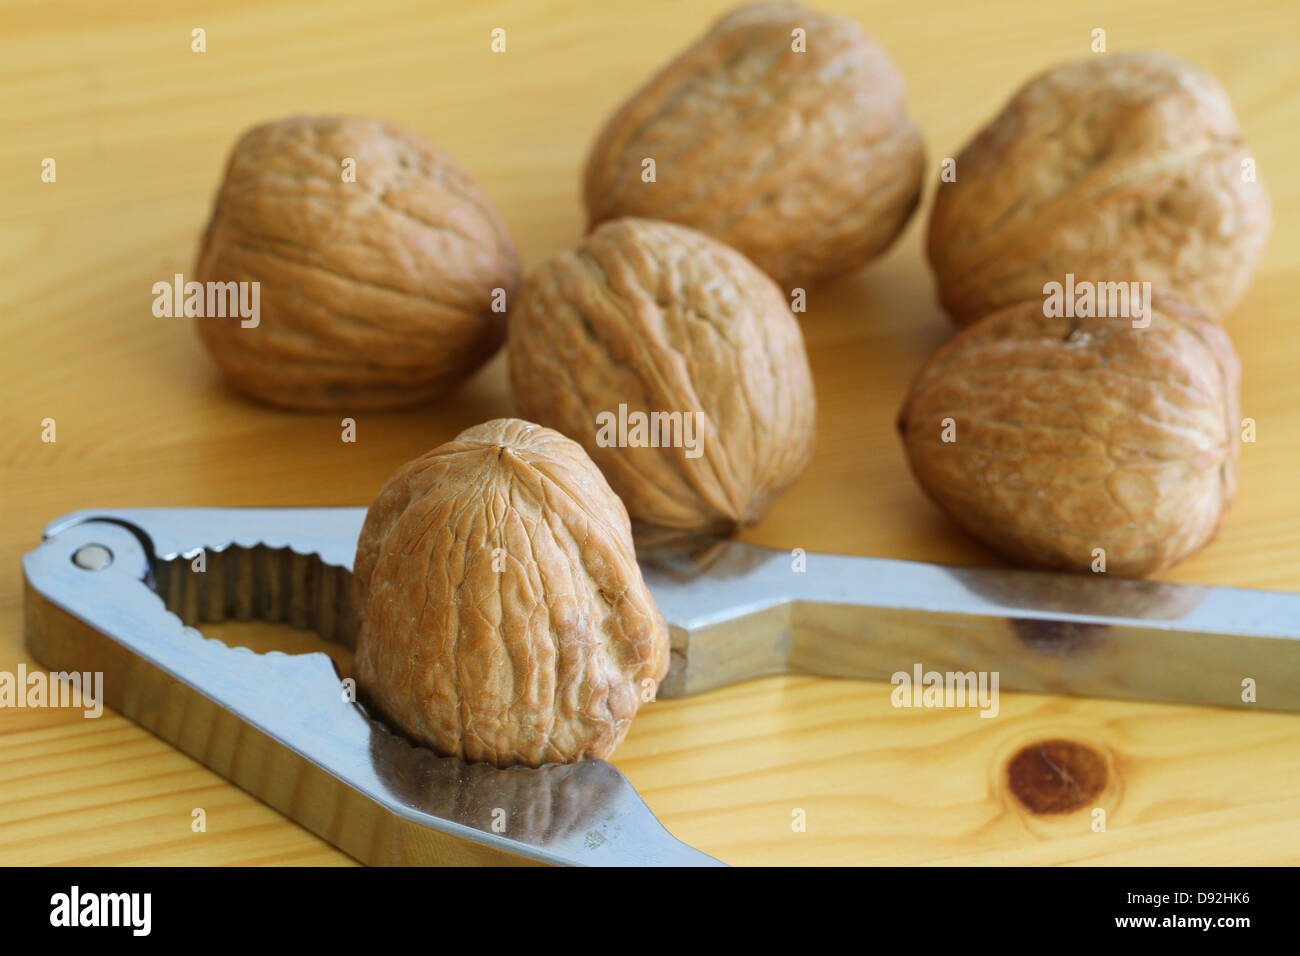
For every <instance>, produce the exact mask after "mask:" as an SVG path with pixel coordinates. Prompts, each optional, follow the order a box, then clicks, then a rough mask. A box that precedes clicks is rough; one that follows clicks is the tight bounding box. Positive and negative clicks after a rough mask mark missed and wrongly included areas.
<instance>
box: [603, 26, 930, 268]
mask: <svg viewBox="0 0 1300 956" xmlns="http://www.w3.org/2000/svg"><path fill="white" fill-rule="evenodd" d="M647 160H653V161H654V177H653V181H652V182H647V181H646V179H648V178H649V176H648V173H647V170H648V168H649V167H648V166H647ZM924 163H925V159H924V148H923V146H922V143H921V134H920V131H919V130H918V129H917V127H916V125H915V124H914V123H913V122H912V121H911V119H909V118H908V115H907V108H906V103H905V101H904V89H903V79H902V77H901V76H900V75H899V72H898V70H897V69H896V68H895V66H894V64H893V62H891V60H890V59H889V56H888V55H887V54H886V53H885V51H884V50H883V49H882V48H881V47H880V46H879V45H877V44H876V43H875V42H874V41H873V40H871V39H870V38H869V37H868V36H867V35H866V34H865V33H863V31H862V27H861V26H860V25H859V24H858V23H857V22H855V21H853V20H850V19H848V18H847V17H840V16H828V15H824V14H821V13H817V12H815V11H813V10H809V9H807V8H805V7H802V6H799V5H797V4H793V3H760V4H753V5H750V6H744V7H740V8H739V9H737V10H734V11H733V12H731V13H729V14H727V15H726V16H724V17H723V18H722V19H720V20H719V21H718V22H717V23H716V24H714V26H713V28H712V29H711V30H709V32H708V33H706V34H705V35H704V36H703V37H702V38H701V39H700V40H698V41H697V42H696V43H695V44H694V45H693V46H691V47H689V48H688V49H687V50H685V51H684V52H683V53H681V54H680V55H679V56H678V57H677V58H676V59H675V60H673V61H672V62H671V63H669V64H668V65H667V66H665V67H664V68H663V69H662V70H660V72H659V73H658V74H657V75H656V76H654V77H653V78H652V79H651V80H650V81H649V82H648V83H647V84H646V85H645V86H643V87H642V88H641V89H640V90H638V91H637V92H636V93H634V94H633V95H632V97H631V98H630V99H629V100H628V101H627V102H626V103H624V104H623V106H622V107H620V108H619V109H618V111H617V112H615V113H614V115H613V116H611V117H610V119H609V121H608V122H607V123H606V124H605V127H604V129H603V130H602V132H601V133H600V135H599V137H598V138H597V140H596V142H595V144H594V145H593V146H592V149H591V153H590V155H589V157H588V159H587V170H586V177H585V185H584V190H583V192H584V196H585V199H586V205H587V213H588V215H589V217H590V220H591V223H592V224H593V225H595V224H597V223H600V222H603V221H604V220H606V219H615V218H618V217H622V216H640V217H645V218H651V219H667V220H670V221H672V222H677V223H681V224H682V225H686V226H691V227H693V228H695V229H699V230H701V231H703V232H707V233H709V234H711V235H713V236H716V237H717V238H718V239H721V240H722V241H723V242H726V243H727V244H729V245H731V246H733V247H734V248H736V249H738V250H740V251H741V252H743V253H744V254H745V255H746V256H748V257H749V258H750V259H752V260H753V261H754V263H755V264H757V265H758V266H759V267H760V268H762V269H764V270H765V271H766V272H767V273H768V274H769V275H771V276H772V277H773V278H775V279H776V280H777V282H779V283H781V285H782V286H783V287H784V288H786V289H790V288H794V287H796V286H802V285H807V284H810V283H814V282H816V281H818V280H821V279H827V278H830V277H832V276H836V275H839V274H841V273H844V272H848V271H850V270H852V269H855V268H857V267H858V266H861V265H863V264H864V263H866V262H868V261H869V260H871V259H873V258H874V257H876V256H877V255H879V254H880V253H881V252H883V251H884V250H885V249H886V248H887V247H888V246H889V244H890V243H891V242H893V241H894V238H895V237H896V236H897V235H898V234H899V232H900V231H901V230H902V228H903V226H904V224H905V223H906V222H907V220H908V218H909V217H910V216H911V214H912V210H913V209H915V207H916V204H917V201H918V199H919V198H920V194H921V179H922V170H923V167H924Z"/></svg>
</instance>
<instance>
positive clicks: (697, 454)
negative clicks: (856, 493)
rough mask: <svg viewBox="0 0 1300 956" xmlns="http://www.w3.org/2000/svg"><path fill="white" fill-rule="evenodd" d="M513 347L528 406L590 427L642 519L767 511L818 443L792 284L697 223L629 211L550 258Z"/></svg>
mask: <svg viewBox="0 0 1300 956" xmlns="http://www.w3.org/2000/svg"><path fill="white" fill-rule="evenodd" d="M508 352H509V356H510V380H511V384H512V386H513V391H514V395H515V403H516V405H517V406H518V409H519V412H520V414H522V415H523V416H524V417H526V418H530V419H532V420H534V421H538V422H541V423H542V424H545V425H549V426H551V427H552V428H555V429H558V430H559V431H561V432H563V433H565V434H566V435H568V436H569V437H570V438H573V439H574V440H576V441H578V442H580V443H581V444H582V446H583V447H584V448H585V449H586V450H587V453H588V454H590V455H591V457H592V458H593V459H594V460H595V462H596V464H597V465H599V466H600V469H601V471H602V472H604V474H605V477H606V478H608V479H609V483H610V485H611V486H612V487H613V488H614V490H615V491H616V492H617V493H618V494H619V496H620V497H621V498H622V499H623V503H624V504H625V505H627V510H628V513H629V514H630V515H631V516H632V518H633V519H635V520H637V521H642V522H645V523H646V524H650V525H658V526H661V527H668V528H682V529H689V530H694V531H708V532H714V533H717V532H726V531H729V530H732V529H734V528H736V527H738V526H743V525H747V524H752V523H753V522H755V521H757V520H758V519H759V518H761V517H762V516H763V514H764V513H765V512H766V511H767V509H768V507H769V505H770V503H771V501H772V499H773V498H775V497H776V496H777V495H778V494H780V493H781V492H782V491H784V490H785V489H786V488H787V487H789V486H790V485H791V484H792V483H793V482H794V480H795V478H796V477H798V475H799V473H800V472H801V471H802V470H803V468H804V466H805V465H806V464H807V463H808V459H809V458H810V457H811V455H812V448H813V441H814V432H815V426H816V423H815V419H816V399H815V398H814V396H813V390H812V377H811V374H810V373H809V370H808V359H807V356H806V355H805V354H804V348H803V337H802V335H801V334H800V331H799V325H798V323H797V321H796V320H795V318H794V314H793V313H792V312H791V311H790V307H789V305H788V304H787V302H786V299H785V297H784V295H782V293H781V290H780V289H778V288H777V287H776V284H775V283H774V282H772V280H771V279H769V278H768V277H767V276H766V275H764V274H763V273H762V272H760V271H759V270H758V269H757V268H756V267H755V266H754V265H753V263H751V262H750V261H749V260H748V259H746V258H745V257H744V256H742V255H741V254H740V253H738V252H736V251H735V250H733V249H729V248H728V247H727V246H724V245H723V244H722V243H720V242H718V241H717V240H715V239H712V238H710V237H708V236H706V235H704V234H703V233H700V232H695V231H694V230H692V229H687V228H685V227H684V226H677V225H673V224H672V223H667V222H658V221H652V220H646V219H617V220H614V221H612V222H608V223H605V224H604V225H602V226H600V227H599V228H597V229H596V230H595V232H592V233H591V234H589V235H588V236H587V237H586V238H585V239H584V240H583V241H582V244H581V245H580V246H579V247H578V248H577V249H576V250H574V251H572V252H565V253H562V254H560V255H557V256H555V257H553V258H552V259H550V260H549V261H547V262H545V263H544V264H542V265H541V266H540V267H538V268H537V270H536V271H534V272H533V273H532V274H531V275H530V276H529V277H528V279H527V280H526V281H525V282H524V287H523V289H522V290H521V291H520V293H519V300H518V302H517V303H516V308H515V309H514V310H513V312H512V313H511V319H510V332H509V339H508ZM674 414H677V415H679V418H678V419H666V418H662V417H660V418H657V419H650V417H649V416H650V415H674ZM638 416H640V417H638ZM611 421H612V424H613V426H614V427H613V429H610V428H609V427H608V426H609V425H610V424H611ZM624 422H625V423H626V427H623V423H624ZM638 422H639V423H640V424H641V426H642V428H643V430H642V431H641V432H637V431H634V429H635V427H636V425H637V423H638ZM651 423H655V424H656V425H657V433H658V436H659V447H653V446H652V445H650V442H652V441H654V438H655V435H654V434H653V433H652V432H651V431H650V429H649V427H648V426H649V425H650V424H651ZM688 425H689V426H690V427H691V429H692V431H693V434H687V427H688ZM620 433H622V434H620ZM620 439H625V441H624V444H623V445H622V446H620V445H618V444H612V443H611V442H617V441H618V440H620ZM674 440H676V444H675V445H674V444H673V441H674ZM665 444H667V445H668V447H664V446H665Z"/></svg>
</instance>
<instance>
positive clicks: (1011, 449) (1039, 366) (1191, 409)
mask: <svg viewBox="0 0 1300 956" xmlns="http://www.w3.org/2000/svg"><path fill="white" fill-rule="evenodd" d="M1043 313H1044V308H1043V302H1042V300H1041V299H1040V300H1037V301H1030V302H1026V303H1022V304H1021V305H1018V306H1013V307H1012V308H1010V309H1005V310H1003V311H1001V312H998V313H996V314H994V315H990V316H988V317H987V318H985V319H983V320H982V321H980V322H977V323H976V324H975V325H972V326H970V327H969V328H967V329H966V330H964V331H963V332H962V333H961V334H960V335H958V336H957V337H956V338H955V339H953V340H952V341H951V342H949V343H948V344H947V345H945V346H944V347H943V348H942V349H940V350H939V351H938V352H937V353H936V354H935V355H934V356H933V357H932V358H931V359H930V361H929V362H927V363H926V364H925V366H924V367H923V368H922V369H921V371H920V373H919V374H918V375H917V377H916V379H915V381H914V382H913V383H912V388H911V392H910V393H909V395H908V397H907V401H906V403H905V404H904V406H903V409H902V412H901V414H900V416H899V422H898V425H899V430H900V432H901V433H902V438H903V444H904V447H905V448H906V451H907V457H908V460H909V462H910V464H911V466H912V472H913V473H914V474H915V476H916V478H917V480H918V481H919V482H920V484H921V486H922V487H923V488H924V489H925V491H926V492H927V493H928V494H929V495H930V497H931V498H933V499H934V500H935V501H936V502H937V503H938V504H939V505H940V506H942V507H943V508H944V510H946V511H947V512H948V513H949V514H950V515H951V516H952V517H953V518H954V519H955V520H956V521H957V523H958V524H960V525H961V526H962V527H964V528H965V529H966V530H967V531H969V532H970V533H971V534H973V535H974V536H975V537H977V538H979V539H980V540H982V541H983V542H984V543H985V544H987V545H988V546H989V547H991V548H993V549H994V550H995V551H997V552H999V553H1000V554H1002V555H1003V556H1005V557H1007V558H1009V559H1010V560H1012V561H1014V562H1017V563H1020V564H1025V565H1030V566H1036V567H1042V568H1051V569H1058V570H1072V571H1088V570H1101V565H1100V561H1101V560H1104V566H1105V570H1106V571H1108V572H1112V573H1117V574H1121V575H1135V576H1136V575H1145V574H1150V573H1152V572H1155V571H1159V570H1162V569H1164V568H1167V567H1169V566H1170V565H1172V564H1174V563H1176V562H1178V561H1180V560H1182V559H1183V558H1185V557H1187V556H1188V555H1190V554H1192V553H1194V552H1196V551H1197V550H1199V549H1200V548H1201V547H1203V546H1204V545H1205V544H1206V543H1208V542H1209V541H1210V540H1211V539H1212V538H1213V537H1214V535H1215V532H1216V531H1217V529H1218V526H1219V522H1220V520H1221V518H1222V517H1223V514H1224V511H1225V510H1226V509H1227V506H1228V503H1229V502H1230V501H1231V500H1232V497H1233V494H1234V492H1235V490H1236V485H1237V452H1238V446H1237V428H1238V426H1239V423H1240V413H1239V410H1238V399H1237V389H1238V377H1239V367H1238V363H1237V357H1236V354H1235V352H1234V351H1233V348H1232V344H1231V342H1230V341H1229V340H1228V337H1227V335H1226V334H1225V333H1224V331H1223V329H1222V328H1220V327H1219V326H1217V325H1215V324H1214V323H1213V322H1212V321H1210V320H1209V319H1208V318H1207V317H1205V316H1204V315H1202V314H1200V313H1198V312H1196V311H1195V310H1192V309H1190V308H1189V307H1187V306H1185V305H1182V304H1181V303H1179V302H1178V301H1176V300H1175V299H1172V298H1169V297H1167V296H1159V295H1157V296H1155V297H1154V305H1153V307H1152V308H1151V309H1150V325H1149V326H1148V327H1146V328H1135V327H1134V321H1133V320H1131V319H1119V318H1085V319H1080V318H1065V317H1059V318H1049V317H1046V316H1045V315H1044V314H1043ZM1098 548H1100V549H1103V551H1104V554H1103V553H1101V552H1097V551H1096V550H1095V549H1098Z"/></svg>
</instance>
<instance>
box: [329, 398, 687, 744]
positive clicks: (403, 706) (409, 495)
mask: <svg viewBox="0 0 1300 956" xmlns="http://www.w3.org/2000/svg"><path fill="white" fill-rule="evenodd" d="M354 570H355V574H354V582H353V606H354V607H355V608H356V610H357V614H358V617H359V628H358V636H357V651H356V673H357V685H358V689H359V690H360V692H361V694H362V698H363V700H364V701H365V702H366V703H367V704H368V705H369V706H371V707H373V708H374V709H375V710H377V711H378V713H379V715H380V716H382V717H383V718H384V719H385V720H386V721H387V722H388V723H390V724H391V725H392V726H394V727H395V728H397V729H398V730H400V731H401V732H402V733H404V734H405V735H406V736H407V737H409V738H410V739H412V740H414V741H415V742H417V743H421V744H424V745H426V746H428V747H430V748H432V749H433V750H434V751H436V752H437V753H439V754H442V755H443V756H449V757H461V758H463V759H465V760H468V761H472V762H480V761H481V762H487V763H492V764H495V765H497V766H501V767H505V766H512V765H515V764H520V765H526V766H533V767H536V766H541V765H542V764H546V763H569V762H573V761H577V760H583V759H588V758H594V757H605V756H608V755H609V753H610V752H612V751H613V750H614V748H615V747H616V746H618V744H619V743H620V742H621V741H622V740H623V738H624V737H625V736H626V735H627V732H628V728H629V726H630V724H631V721H632V718H633V717H634V716H635V715H636V712H637V709H638V707H639V706H640V704H641V702H642V701H643V700H650V699H653V696H654V693H655V691H656V689H657V686H658V682H659V681H661V680H662V679H663V677H664V676H665V674H666V673H667V671H668V659H669V649H668V627H667V625H666V624H665V622H664V619H663V616H662V615H661V614H660V613H659V609H658V608H657V606H656V605H655V602H654V599H653V598H652V597H651V595H650V592H649V591H648V590H647V588H646V586H645V583H644V581H643V580H642V578H641V572H640V569H639V568H638V567H637V563H636V559H635V557H634V554H633V549H632V533H631V526H630V523H629V521H628V517H627V512H626V511H625V510H624V508H623V505H622V504H621V503H620V502H619V500H618V498H617V497H615V495H614V493H613V492H612V491H610V488H609V485H608V484H607V483H606V482H605V480H604V478H603V477H601V474H600V472H599V470H597V468H596V467H595V465H594V464H592V462H591V460H590V459H589V458H588V457H587V455H586V454H585V453H584V452H583V450H582V448H581V447H579V446H578V445H577V444H576V443H575V442H572V441H570V440H569V439H567V438H565V437H564V436H563V435H560V434H558V433H556V432H554V431H552V430H550V429H548V428H542V427H541V426H538V425H534V424H531V423H529V422H524V421H519V420H517V419H498V420H495V421H490V422H487V423H485V424H483V425H479V426H476V427H474V428H471V429H469V430H467V431H465V432H463V433H461V434H460V435H459V436H458V437H457V438H456V439H455V440H454V441H451V442H448V443H447V444H445V445H442V446H440V447H438V448H435V449H434V450H433V451H431V452H429V453H428V454H426V455H424V456H422V457H421V458H418V459H416V460H415V461H412V462H410V463H409V464H407V465H405V466H403V467H402V468H400V469H398V471H397V472H396V473H395V474H394V475H393V476H392V477H391V478H390V479H389V481H388V483H387V484H386V485H385V486H384V488H383V490H382V491H381V492H380V493H379V496H378V497H377V498H376V499H375V501H374V503H373V504H372V505H371V507H370V510H369V512H368V513H367V515H366V521H365V525H364V527H363V528H362V532H361V537H360V540H359V541H358V545H357V557H356V564H355V569H354Z"/></svg>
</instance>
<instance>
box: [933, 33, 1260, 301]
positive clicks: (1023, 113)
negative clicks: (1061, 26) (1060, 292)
mask: <svg viewBox="0 0 1300 956" xmlns="http://www.w3.org/2000/svg"><path fill="white" fill-rule="evenodd" d="M1248 156H1249V154H1248V153H1247V151H1246V149H1245V147H1244V146H1243V145H1242V142H1241V136H1240V131H1239V129H1238V127H1237V120H1236V117H1235V116H1234V115H1233V112H1232V106H1231V104H1230V103H1229V102H1228V97H1227V94H1226V93H1225V92H1224V91H1223V88H1222V87H1221V86H1219V84H1218V82H1216V81H1215V79H1214V78H1213V77H1211V76H1210V75H1209V74H1207V73H1204V72H1203V71H1201V70H1198V69H1196V68H1195V67H1193V66H1190V65H1188V64H1186V63H1183V62H1181V61H1179V60H1176V59H1174V58H1173V57H1170V56H1167V55H1165V54H1161V53H1116V54H1107V55H1105V56H1092V57H1089V58H1088V59H1086V60H1082V61H1079V62H1077V63H1069V64H1066V65H1064V66H1060V67H1057V68H1056V69H1053V70H1049V71H1048V72H1046V73H1044V74H1042V75H1041V76H1038V77H1036V78H1034V79H1032V80H1030V81H1029V82H1028V83H1026V84H1025V85H1024V86H1023V87H1022V88H1021V89H1020V90H1019V92H1017V93H1016V94H1015V96H1014V97H1012V99H1011V102H1010V103H1008V104H1007V106H1006V108H1005V109H1003V111H1002V112H1001V113H1000V114H999V115H998V116H997V117H996V118H995V119H994V120H993V121H992V122H991V123H989V124H988V125H987V126H985V127H984V129H983V130H981V131H980V133H979V134H978V135H977V136H976V137H975V139H974V140H973V141H972V142H971V143H969V144H968V145H967V146H966V147H965V148H964V149H963V150H962V151H961V153H960V154H959V155H958V157H957V166H956V181H955V182H941V183H940V185H939V190H938V193H937V194H936V196H935V202H934V208H933V212H932V214H931V217H930V232H929V239H928V249H929V258H930V263H931V265H932V267H933V268H934V274H935V278H936V281H937V283H938V292H939V300H940V302H941V303H942V304H943V307H944V308H945V309H947V311H948V312H949V313H950V314H951V315H952V316H953V318H954V319H956V320H957V321H958V322H960V323H962V324H967V323H970V322H973V321H975V320H976V319H979V318H981V317H983V316H985V315H988V314H989V313H991V312H995V311H997V310H998V309H1001V308H1005V307H1008V306H1011V305H1015V304H1016V303H1018V302H1022V301H1024V300H1026V299H1030V298H1033V297H1034V296H1037V295H1041V294H1042V291H1043V285H1044V284H1045V283H1047V282H1062V281H1064V278H1065V276H1066V274H1069V273H1072V274H1073V275H1074V276H1075V278H1076V280H1086V281H1089V282H1107V281H1114V282H1122V281H1147V282H1151V283H1152V285H1153V286H1154V287H1155V288H1157V289H1160V288H1164V289H1177V290H1178V294H1179V296H1180V297H1181V298H1182V299H1183V300H1184V301H1186V302H1188V303H1189V304H1191V305H1193V306H1196V307H1198V308H1200V309H1201V310H1203V311H1205V312H1207V313H1208V314H1209V315H1210V316H1212V317H1214V318H1218V317H1219V316H1221V315H1223V314H1224V313H1225V312H1227V311H1228V310H1230V309H1231V308H1232V307H1233V306H1234V305H1236V304H1237V302H1238V301H1239V300H1240V299H1241V297H1242V296H1243V295H1244V294H1245V291H1246V288H1247V286H1248V285H1249V283H1250V279H1251V275H1252V274H1253V272H1254V269H1255V265H1256V263H1257V262H1258V260H1259V256H1260V254H1261V252H1262V250H1263V247H1264V244H1265V242H1266V241H1267V238H1268V233H1269V230H1270V228H1271V224H1272V219H1271V213H1270V211H1269V201H1268V195H1267V193H1266V192H1265V190H1264V187H1263V186H1262V185H1261V184H1260V183H1258V182H1243V166H1242V161H1243V160H1244V159H1246V158H1248Z"/></svg>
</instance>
